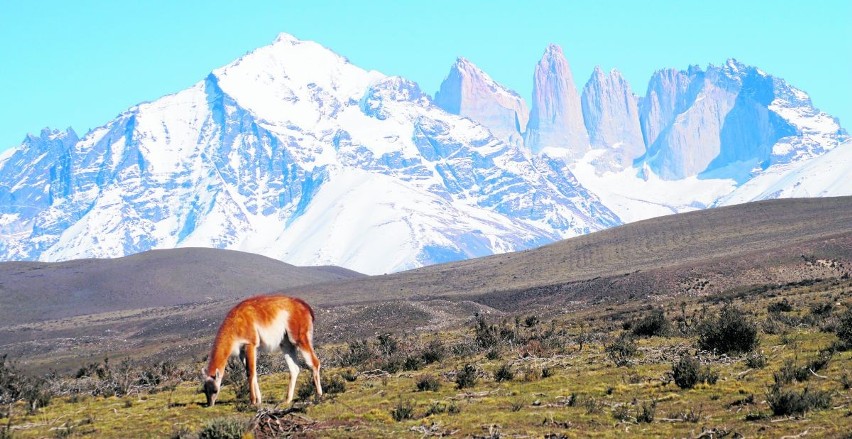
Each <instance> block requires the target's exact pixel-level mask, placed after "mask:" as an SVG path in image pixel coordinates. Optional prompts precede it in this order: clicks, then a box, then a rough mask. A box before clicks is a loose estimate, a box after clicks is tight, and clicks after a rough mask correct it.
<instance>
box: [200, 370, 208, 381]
mask: <svg viewBox="0 0 852 439" xmlns="http://www.w3.org/2000/svg"><path fill="white" fill-rule="evenodd" d="M206 378H207V370H206V369H204V368H203V367H202V368H201V379H202V380H203V379H206Z"/></svg>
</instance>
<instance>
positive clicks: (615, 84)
mask: <svg viewBox="0 0 852 439" xmlns="http://www.w3.org/2000/svg"><path fill="white" fill-rule="evenodd" d="M582 108H583V117H584V121H585V125H586V129H587V130H588V132H589V140H590V141H591V144H592V147H594V148H602V149H606V150H608V151H609V153H610V154H608V155H609V156H611V158H612V159H614V160H612V161H614V162H615V163H617V164H618V165H620V166H621V167H625V166H630V165H631V164H632V161H633V159H635V158H637V157H639V156H641V155H642V154H643V153H644V152H645V143H644V141H643V139H642V129H641V127H640V125H639V109H638V104H637V98H636V96H635V95H634V94H633V91H632V90H631V89H630V84H628V83H627V80H625V79H624V77H623V76H622V75H621V73H619V72H618V70H614V69H613V70H612V71H610V72H609V74H607V73H604V71H603V70H601V68H600V67H595V69H594V71H593V72H592V76H591V77H590V78H589V81H588V82H587V83H586V85H585V87H583V95H582Z"/></svg>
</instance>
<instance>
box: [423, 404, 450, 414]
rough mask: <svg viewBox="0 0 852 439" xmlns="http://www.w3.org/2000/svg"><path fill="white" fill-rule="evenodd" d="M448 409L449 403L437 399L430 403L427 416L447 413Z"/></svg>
mask: <svg viewBox="0 0 852 439" xmlns="http://www.w3.org/2000/svg"><path fill="white" fill-rule="evenodd" d="M446 411H447V405H446V404H444V403H442V402H440V401H435V402H433V403H432V404H430V405H429V408H428V409H426V416H432V415H440V414H441V413H446Z"/></svg>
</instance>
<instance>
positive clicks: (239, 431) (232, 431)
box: [198, 418, 247, 439]
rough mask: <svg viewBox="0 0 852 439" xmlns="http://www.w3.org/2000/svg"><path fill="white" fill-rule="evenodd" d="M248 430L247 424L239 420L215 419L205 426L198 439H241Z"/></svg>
mask: <svg viewBox="0 0 852 439" xmlns="http://www.w3.org/2000/svg"><path fill="white" fill-rule="evenodd" d="M246 430H247V426H246V424H245V423H244V422H242V421H240V420H238V419H234V418H214V419H213V420H211V421H210V422H208V423H207V424H205V425H204V427H203V428H202V429H201V431H200V432H199V433H198V439H240V438H241V437H243V433H245V432H246Z"/></svg>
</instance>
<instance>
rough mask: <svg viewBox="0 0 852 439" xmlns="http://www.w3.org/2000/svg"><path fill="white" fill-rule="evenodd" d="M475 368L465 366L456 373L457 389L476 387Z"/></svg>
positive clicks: (469, 365) (468, 365)
mask: <svg viewBox="0 0 852 439" xmlns="http://www.w3.org/2000/svg"><path fill="white" fill-rule="evenodd" d="M476 373H477V371H476V366H474V365H472V364H465V365H464V367H463V368H462V369H461V370H459V371H457V372H456V386H458V388H459V389H464V388H467V387H473V386H475V385H476V380H477V377H476Z"/></svg>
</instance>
